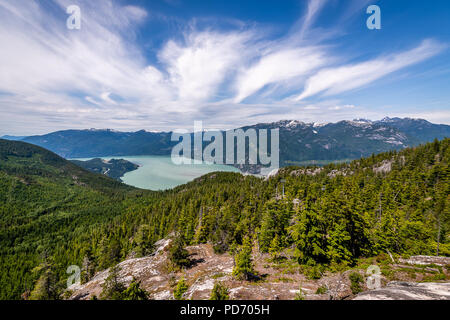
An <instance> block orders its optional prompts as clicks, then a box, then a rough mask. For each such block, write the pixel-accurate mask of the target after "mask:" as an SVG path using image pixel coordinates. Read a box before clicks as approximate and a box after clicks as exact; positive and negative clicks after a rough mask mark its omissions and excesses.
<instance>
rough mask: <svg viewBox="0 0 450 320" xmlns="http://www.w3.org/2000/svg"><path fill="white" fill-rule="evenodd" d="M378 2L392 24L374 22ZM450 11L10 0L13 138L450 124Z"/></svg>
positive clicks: (324, 1) (340, 3) (436, 7)
mask: <svg viewBox="0 0 450 320" xmlns="http://www.w3.org/2000/svg"><path fill="white" fill-rule="evenodd" d="M73 4H75V5H78V6H79V7H80V9H81V18H82V21H81V29H80V30H69V29H67V27H66V20H67V18H68V14H66V12H65V11H66V8H67V7H68V6H69V5H73ZM372 4H376V5H378V6H379V7H380V9H381V24H382V28H381V30H369V29H368V28H367V27H366V20H367V18H368V17H369V15H368V14H367V13H366V9H367V7H368V6H369V5H372ZM449 18H450V2H449V1H445V0H434V1H428V2H426V1H416V0H410V1H406V0H395V1H394V0H389V1H387V0H380V1H375V0H371V1H365V0H311V1H307V0H296V1H294V0H283V1H264V0H259V1H256V0H255V1H254V0H240V1H234V0H228V1H219V0H203V1H201V0H189V1H187V0H186V1H183V0H160V1H157V0H152V1H144V0H135V1H133V0H131V1H123V0H103V1H77V0H46V1H44V0H36V1H31V0H17V1H12V0H0V43H1V44H2V45H1V47H2V50H0V70H1V73H0V112H1V114H2V117H0V135H2V134H16V135H30V134H41V133H46V132H51V131H55V130H63V129H73V128H79V129H83V128H113V129H117V130H127V131H128V130H129V131H135V130H140V129H146V130H149V131H151V130H175V129H181V128H188V129H192V127H193V123H194V120H202V121H203V125H204V127H205V128H211V129H212V128H214V129H224V128H233V127H237V126H240V125H246V124H253V123H258V122H272V121H278V120H281V119H295V120H301V121H305V122H331V121H338V120H343V119H350V120H351V119H355V118H369V119H373V120H376V119H380V118H383V117H384V116H391V117H393V116H401V117H420V118H425V119H427V120H430V121H432V122H435V123H446V124H450V59H449V58H450V48H449V45H450V19H449Z"/></svg>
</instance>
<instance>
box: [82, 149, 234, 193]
mask: <svg viewBox="0 0 450 320" xmlns="http://www.w3.org/2000/svg"><path fill="white" fill-rule="evenodd" d="M89 159H92V158H88V159H86V158H84V159H77V160H89ZM102 159H105V160H110V159H124V160H127V161H130V162H133V163H135V164H137V165H139V168H138V169H137V170H134V171H130V172H127V173H125V175H124V176H123V177H122V178H121V179H122V181H123V182H124V183H126V184H129V185H131V186H134V187H138V188H142V189H149V190H166V189H171V188H174V187H176V186H179V185H181V184H185V183H187V182H189V181H192V180H194V179H195V178H198V177H200V176H202V175H204V174H207V173H210V172H214V171H228V172H240V171H239V169H237V168H235V167H232V166H227V165H217V164H206V163H203V164H191V165H189V164H182V165H176V164H174V163H173V162H172V159H171V157H170V156H115V157H102Z"/></svg>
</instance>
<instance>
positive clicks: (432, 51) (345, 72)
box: [295, 40, 443, 100]
mask: <svg viewBox="0 0 450 320" xmlns="http://www.w3.org/2000/svg"><path fill="white" fill-rule="evenodd" d="M442 49H443V46H442V45H440V44H439V43H437V42H435V41H433V40H425V41H423V42H422V43H421V44H420V45H419V46H418V47H416V48H414V49H412V50H409V51H406V52H402V53H398V54H393V55H390V56H388V57H384V58H378V59H374V60H370V61H366V62H362V63H358V64H353V65H345V66H342V67H337V68H328V69H324V70H320V71H319V72H318V73H317V74H315V75H313V76H312V77H311V78H309V79H308V80H307V82H306V85H305V90H304V91H303V92H302V94H300V95H299V96H298V97H297V98H296V99H295V100H302V99H305V98H307V97H310V96H312V95H315V94H318V93H321V92H323V93H324V94H325V95H332V94H338V93H342V92H345V91H348V90H352V89H355V88H360V87H362V86H364V85H366V84H368V83H371V82H373V81H375V80H377V79H380V78H382V77H384V76H386V75H388V74H390V73H392V72H395V71H397V70H400V69H402V68H404V67H407V66H409V65H412V64H415V63H418V62H420V61H423V60H425V59H428V58H430V57H432V56H434V55H436V54H437V53H439V52H440V51H441V50H442Z"/></svg>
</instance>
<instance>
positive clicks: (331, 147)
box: [21, 117, 450, 170]
mask: <svg viewBox="0 0 450 320" xmlns="http://www.w3.org/2000/svg"><path fill="white" fill-rule="evenodd" d="M275 128H279V129H280V165H281V166H282V167H283V166H287V165H302V164H308V163H309V162H313V163H315V161H319V162H320V161H322V162H324V163H327V162H333V161H342V160H344V161H347V160H353V159H358V158H361V157H367V156H370V155H371V154H377V153H381V152H385V151H391V150H401V149H404V148H407V147H413V146H417V145H419V144H422V143H426V142H431V141H433V140H434V139H439V140H440V139H443V138H446V137H449V136H450V126H448V125H441V124H433V123H431V122H428V121H427V120H424V119H412V118H403V119H402V118H388V117H385V118H383V119H381V120H376V121H372V120H367V119H354V120H342V121H338V122H335V123H315V122H310V123H306V122H302V121H299V120H280V121H277V122H272V123H259V124H255V125H249V126H244V127H241V128H240V129H244V130H247V129H275ZM222 132H224V131H222ZM21 141H24V142H28V143H32V144H36V145H39V146H41V147H44V148H46V149H49V150H51V151H53V152H55V153H57V154H58V155H60V156H62V157H64V158H88V157H89V158H93V157H107V156H110V157H112V156H114V157H117V156H132V155H133V156H135V155H170V153H171V150H172V148H173V147H174V146H175V145H176V144H177V143H178V141H171V132H149V131H145V130H140V131H136V132H120V131H116V130H112V129H86V130H63V131H56V132H52V133H49V134H46V135H38V136H29V137H25V138H23V139H21ZM244 170H245V169H244Z"/></svg>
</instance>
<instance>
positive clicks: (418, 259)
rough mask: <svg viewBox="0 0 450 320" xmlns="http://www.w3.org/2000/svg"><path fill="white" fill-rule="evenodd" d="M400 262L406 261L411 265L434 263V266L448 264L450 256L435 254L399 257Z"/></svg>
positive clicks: (449, 263)
mask: <svg viewBox="0 0 450 320" xmlns="http://www.w3.org/2000/svg"><path fill="white" fill-rule="evenodd" d="M399 261H400V262H401V263H407V264H412V265H422V266H424V265H436V266H441V267H445V266H449V265H450V257H435V256H411V257H409V259H399Z"/></svg>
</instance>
